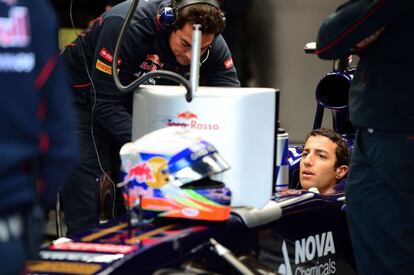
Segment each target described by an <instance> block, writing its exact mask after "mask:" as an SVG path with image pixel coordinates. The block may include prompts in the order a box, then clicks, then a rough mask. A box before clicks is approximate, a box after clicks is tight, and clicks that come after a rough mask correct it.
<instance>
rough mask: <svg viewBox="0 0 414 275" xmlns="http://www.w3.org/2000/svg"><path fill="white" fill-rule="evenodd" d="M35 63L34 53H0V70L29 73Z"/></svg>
mask: <svg viewBox="0 0 414 275" xmlns="http://www.w3.org/2000/svg"><path fill="white" fill-rule="evenodd" d="M35 63H36V56H35V55H34V53H1V54H0V72H5V73H30V72H31V71H32V70H33V68H34V66H35Z"/></svg>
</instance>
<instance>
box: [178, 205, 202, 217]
mask: <svg viewBox="0 0 414 275" xmlns="http://www.w3.org/2000/svg"><path fill="white" fill-rule="evenodd" d="M181 213H182V214H183V215H184V216H186V217H191V218H193V217H197V216H198V215H199V214H200V211H199V210H198V209H195V208H190V207H186V208H183V209H181Z"/></svg>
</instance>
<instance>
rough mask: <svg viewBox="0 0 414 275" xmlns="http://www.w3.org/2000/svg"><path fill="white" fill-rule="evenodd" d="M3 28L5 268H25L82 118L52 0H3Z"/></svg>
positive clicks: (0, 185)
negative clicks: (69, 79)
mask: <svg viewBox="0 0 414 275" xmlns="http://www.w3.org/2000/svg"><path fill="white" fill-rule="evenodd" d="M0 34H1V35H0V60H1V62H0V91H1V92H0V102H1V108H0V125H1V131H0V255H1V257H0V270H1V271H0V273H1V274H23V273H25V272H24V268H25V260H27V259H36V258H37V257H38V252H39V249H40V245H41V243H42V241H43V216H44V214H43V212H44V210H46V211H47V210H49V209H50V208H51V207H53V206H54V203H55V201H56V194H57V191H58V190H59V188H60V185H61V184H62V183H63V182H64V181H65V180H66V179H67V176H69V174H70V172H71V169H73V167H74V165H75V160H76V145H75V141H76V139H75V135H74V128H75V121H74V112H73V109H72V106H71V104H70V102H71V101H72V99H71V91H70V89H69V86H68V83H67V79H66V75H65V72H64V70H63V66H62V63H61V62H59V51H58V46H57V22H56V18H55V16H54V13H53V9H52V8H51V7H50V5H49V3H48V2H47V1H43V0H38V1H29V0H19V1H15V0H0Z"/></svg>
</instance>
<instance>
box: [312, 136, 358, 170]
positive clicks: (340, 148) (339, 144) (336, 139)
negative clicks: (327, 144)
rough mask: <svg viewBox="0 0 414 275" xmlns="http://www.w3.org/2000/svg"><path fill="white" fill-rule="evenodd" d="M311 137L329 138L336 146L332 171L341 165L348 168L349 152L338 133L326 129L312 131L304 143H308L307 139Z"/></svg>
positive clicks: (344, 141)
mask: <svg viewBox="0 0 414 275" xmlns="http://www.w3.org/2000/svg"><path fill="white" fill-rule="evenodd" d="M311 136H312V137H315V136H324V137H327V138H329V139H330V140H331V141H332V142H333V143H335V144H336V150H335V156H336V161H335V165H334V169H336V168H338V167H339V166H341V165H347V166H349V162H350V159H351V152H350V150H349V147H348V144H347V142H346V140H345V139H344V138H343V137H341V136H340V135H339V134H338V133H336V132H335V131H333V130H331V129H328V128H320V129H314V130H312V132H310V133H309V134H308V135H307V136H306V139H305V143H306V141H308V139H309V137H311Z"/></svg>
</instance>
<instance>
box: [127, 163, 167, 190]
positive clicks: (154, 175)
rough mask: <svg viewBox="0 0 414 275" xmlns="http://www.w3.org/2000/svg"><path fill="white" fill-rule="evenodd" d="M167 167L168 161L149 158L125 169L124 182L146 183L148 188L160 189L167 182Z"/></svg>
mask: <svg viewBox="0 0 414 275" xmlns="http://www.w3.org/2000/svg"><path fill="white" fill-rule="evenodd" d="M167 165H168V161H167V160H166V159H165V158H162V157H153V158H150V159H149V160H147V161H143V162H140V163H138V164H137V165H135V166H133V167H131V168H129V169H127V171H128V173H127V175H126V176H125V181H127V182H129V181H131V180H134V179H135V180H136V181H137V182H138V183H146V184H147V185H148V186H149V187H152V188H160V187H162V186H163V185H165V184H166V183H167V181H168V176H169V174H168V171H167Z"/></svg>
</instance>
